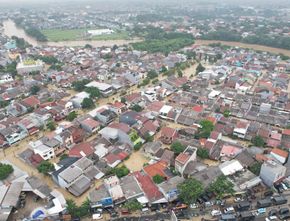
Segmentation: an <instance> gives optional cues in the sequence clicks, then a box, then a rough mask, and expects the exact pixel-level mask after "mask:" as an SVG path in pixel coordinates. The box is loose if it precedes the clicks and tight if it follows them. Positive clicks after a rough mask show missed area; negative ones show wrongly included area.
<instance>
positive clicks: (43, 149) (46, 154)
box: [29, 140, 55, 160]
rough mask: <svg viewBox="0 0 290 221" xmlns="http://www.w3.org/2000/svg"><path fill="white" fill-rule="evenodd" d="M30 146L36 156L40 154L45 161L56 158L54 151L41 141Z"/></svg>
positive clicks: (31, 143)
mask: <svg viewBox="0 0 290 221" xmlns="http://www.w3.org/2000/svg"><path fill="white" fill-rule="evenodd" d="M29 145H30V148H31V149H32V150H33V152H34V154H39V155H40V156H41V157H42V159H44V160H49V159H52V158H54V156H55V153H54V149H53V148H52V147H49V146H47V145H45V144H43V143H42V142H41V140H37V141H35V142H30V143H29Z"/></svg>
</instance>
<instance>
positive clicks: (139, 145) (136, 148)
mask: <svg viewBox="0 0 290 221" xmlns="http://www.w3.org/2000/svg"><path fill="white" fill-rule="evenodd" d="M142 146H143V144H142V143H141V142H139V143H136V144H135V145H134V150H135V151H138V150H140V149H141V147H142Z"/></svg>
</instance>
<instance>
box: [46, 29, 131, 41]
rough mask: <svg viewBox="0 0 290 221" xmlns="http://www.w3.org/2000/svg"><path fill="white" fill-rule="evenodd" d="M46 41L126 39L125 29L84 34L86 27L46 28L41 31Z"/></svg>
mask: <svg viewBox="0 0 290 221" xmlns="http://www.w3.org/2000/svg"><path fill="white" fill-rule="evenodd" d="M41 32H42V33H43V34H44V35H45V36H46V38H47V39H48V41H54V42H58V41H76V40H120V39H128V38H129V35H128V33H127V32H126V31H118V30H117V31H115V32H114V33H112V34H103V35H98V36H92V37H88V36H86V29H46V30H42V31H41Z"/></svg>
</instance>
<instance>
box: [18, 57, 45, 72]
mask: <svg viewBox="0 0 290 221" xmlns="http://www.w3.org/2000/svg"><path fill="white" fill-rule="evenodd" d="M20 57H21V56H20ZM43 68H44V63H43V62H42V61H40V60H37V61H34V60H22V58H20V62H19V63H18V64H17V66H16V70H17V73H18V74H26V73H31V72H35V71H42V70H43Z"/></svg>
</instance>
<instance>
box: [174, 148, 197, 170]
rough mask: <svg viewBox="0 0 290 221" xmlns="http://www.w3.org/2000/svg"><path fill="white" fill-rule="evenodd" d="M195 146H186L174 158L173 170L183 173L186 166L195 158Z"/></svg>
mask: <svg viewBox="0 0 290 221" xmlns="http://www.w3.org/2000/svg"><path fill="white" fill-rule="evenodd" d="M196 152H197V148H196V147H192V146H188V147H187V148H186V149H185V150H184V151H183V152H182V153H180V154H179V155H178V156H177V157H176V159H175V170H176V171H178V172H179V173H181V174H183V172H184V170H185V168H186V166H187V165H188V164H189V163H190V162H193V161H195V160H196Z"/></svg>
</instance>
